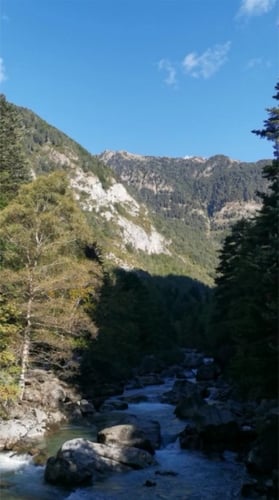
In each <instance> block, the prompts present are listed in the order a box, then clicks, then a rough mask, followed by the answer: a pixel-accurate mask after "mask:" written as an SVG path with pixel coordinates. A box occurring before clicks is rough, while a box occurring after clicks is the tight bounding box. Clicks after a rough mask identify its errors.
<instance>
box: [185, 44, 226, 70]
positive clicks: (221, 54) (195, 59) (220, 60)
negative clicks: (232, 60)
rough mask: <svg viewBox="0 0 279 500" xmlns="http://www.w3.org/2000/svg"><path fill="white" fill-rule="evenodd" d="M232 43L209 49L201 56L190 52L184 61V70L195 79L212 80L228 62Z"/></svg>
mask: <svg viewBox="0 0 279 500" xmlns="http://www.w3.org/2000/svg"><path fill="white" fill-rule="evenodd" d="M230 47H231V42H226V43H224V44H221V45H215V46H214V47H212V48H208V49H207V50H206V51H205V52H203V53H202V54H201V55H198V54H197V53H196V52H190V53H189V54H187V55H186V56H185V57H184V59H183V61H182V68H183V70H184V72H185V73H187V74H189V75H190V76H193V77H194V78H205V79H207V78H210V77H211V76H213V75H214V73H216V72H217V71H218V70H219V68H221V66H223V64H225V62H226V61H227V60H228V57H227V56H228V53H229V50H230Z"/></svg>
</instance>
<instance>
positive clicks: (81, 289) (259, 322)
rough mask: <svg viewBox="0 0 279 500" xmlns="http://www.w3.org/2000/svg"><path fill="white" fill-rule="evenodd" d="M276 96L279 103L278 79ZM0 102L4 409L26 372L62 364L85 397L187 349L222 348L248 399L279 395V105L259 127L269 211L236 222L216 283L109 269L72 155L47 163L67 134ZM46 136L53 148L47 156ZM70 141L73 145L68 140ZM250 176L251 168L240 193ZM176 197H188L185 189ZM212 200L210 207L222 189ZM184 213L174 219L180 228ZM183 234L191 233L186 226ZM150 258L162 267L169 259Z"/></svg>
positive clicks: (20, 389)
mask: <svg viewBox="0 0 279 500" xmlns="http://www.w3.org/2000/svg"><path fill="white" fill-rule="evenodd" d="M274 98H275V100H276V105H277V101H278V98H279V86H278V85H277V86H276V95H275V96H274ZM0 107H1V109H0V116H1V129H0V130H1V134H0V162H1V163H0V166H1V171H0V181H1V196H0V209H1V210H0V252H1V261H0V291H1V301H0V398H1V401H2V404H5V403H6V402H7V401H9V400H11V399H19V398H21V397H22V396H23V393H24V383H25V373H26V370H28V369H30V368H35V367H40V368H43V369H45V370H51V371H54V372H55V373H56V374H58V375H59V376H60V377H61V378H63V379H65V380H67V381H69V382H72V383H75V384H79V385H80V387H81V388H82V390H83V391H84V392H85V393H86V392H87V393H88V391H89V388H91V390H92V387H93V388H94V385H95V384H96V385H97V384H98V383H100V382H101V383H102V382H103V383H106V382H112V381H115V380H127V379H128V378H129V377H131V375H132V374H133V370H134V368H135V367H136V366H138V365H140V363H141V361H142V359H143V358H144V357H146V356H155V358H156V361H157V365H158V370H159V369H160V368H162V367H164V366H168V365H170V364H173V363H179V361H180V356H181V350H180V349H181V347H197V348H199V349H202V350H204V351H205V352H206V353H207V354H212V355H214V356H215V357H216V358H217V360H218V362H219V363H220V365H221V366H222V367H223V368H224V370H225V373H226V376H227V377H228V378H229V379H231V380H232V381H233V382H234V383H235V384H236V385H237V387H238V388H239V391H240V394H244V395H245V396H246V397H248V396H249V395H251V397H255V398H268V397H276V396H277V393H278V392H277V391H278V387H277V382H278V338H277V336H278V220H279V219H278V166H279V165H278V161H279V157H278V147H279V146H278V141H279V108H278V107H277V106H276V107H274V108H271V109H269V110H268V118H267V119H266V120H265V122H264V128H263V129H262V130H256V131H254V132H255V133H256V134H257V135H258V136H259V138H263V139H267V140H270V141H272V142H273V143H274V160H273V161H271V162H270V163H268V164H264V165H263V168H262V179H263V181H262V186H263V191H262V192H261V193H258V195H257V196H258V198H259V199H260V200H261V203H262V205H261V209H260V210H259V211H258V213H257V214H256V215H255V216H254V217H253V218H250V219H247V218H246V219H243V220H239V221H237V223H235V224H233V226H232V227H231V229H230V231H229V232H228V235H227V237H226V238H225V240H224V243H223V246H222V249H221V251H220V256H219V265H218V267H217V271H216V272H217V274H216V279H215V284H214V286H213V287H209V286H208V285H207V284H205V282H202V281H198V280H197V279H194V277H193V276H188V275H187V274H184V275H183V274H179V273H174V272H167V271H166V272H165V273H164V274H163V273H160V272H154V273H153V272H147V271H146V270H142V269H140V268H136V267H135V268H134V269H132V270H124V269H121V268H117V267H116V266H114V267H113V266H111V265H110V266H109V265H108V263H107V260H106V248H104V246H103V241H104V240H102V237H101V236H100V230H99V231H98V223H95V224H94V222H93V221H92V219H93V218H94V214H93V213H91V214H90V217H88V214H85V212H84V211H83V210H82V208H81V205H80V204H79V203H78V200H77V199H76V198H75V197H74V195H73V192H72V189H71V187H70V184H69V175H71V174H70V171H71V168H72V165H71V166H70V165H69V164H67V161H66V159H65V164H64V165H62V167H63V168H62V167H61V168H57V162H52V160H51V155H50V151H52V149H51V148H52V146H54V145H55V147H58V148H59V147H60V146H61V143H60V142H59V141H61V135H59V134H61V133H60V132H57V133H56V132H55V130H54V129H51V130H52V132H50V131H49V128H48V126H47V124H43V125H42V129H41V130H39V131H38V129H37V124H38V122H37V121H35V124H34V120H33V115H32V113H29V112H28V111H27V112H24V113H23V114H22V112H21V111H20V110H19V111H17V109H16V108H15V107H14V106H13V105H12V104H11V103H9V102H7V100H6V99H5V97H4V96H1V99H0ZM40 123H41V122H40ZM35 125H36V127H35ZM26 131H28V133H27V132H26ZM42 137H43V139H42ZM40 141H43V144H46V143H47V148H46V149H45V157H44V158H43V157H42V155H41V154H40V155H38V151H39V149H36V148H37V147H38V148H39V146H40ZM65 141H66V145H67V147H68V148H69V149H70V148H71V147H72V142H71V139H69V138H67V137H66V136H65ZM63 147H64V148H65V144H64V146H63ZM75 148H76V146H75ZM64 150H65V149H63V151H64ZM56 151H57V150H56ZM75 151H76V150H75ZM61 154H62V153H61ZM71 154H73V150H72V149H71ZM79 154H80V155H81V156H75V155H74V156H73V157H72V163H73V164H75V165H77V166H79V167H80V168H82V169H84V170H85V171H86V170H88V169H91V170H92V171H94V173H95V174H96V175H98V176H99V178H100V180H101V182H102V184H103V185H109V184H110V179H111V170H110V169H109V168H108V167H106V166H105V165H103V163H102V162H101V161H100V160H99V159H98V158H94V157H92V160H90V162H89V160H88V153H87V152H85V151H84V150H83V149H82V148H80V150H79ZM62 157H63V156H62ZM42 158H43V160H42ZM80 158H83V160H81V163H80ZM35 159H37V171H36V173H34V170H32V166H33V165H34V161H35ZM253 172H254V171H253ZM214 175H218V171H216V173H215V174H214ZM253 175H254V174H253ZM246 176H249V171H247V170H245V174H243V179H242V181H241V183H242V184H243V186H242V188H243V189H245V182H246ZM205 182H206V181H205ZM252 184H253V180H252ZM217 186H218V183H217ZM266 186H268V189H266ZM242 188H241V189H242ZM200 189H201V192H200V197H201V198H202V197H203V196H204V194H203V190H202V188H200ZM206 189H207V187H206V185H205V186H204V190H205V191H206ZM249 189H250V187H249V188H247V190H246V191H247V196H250V194H249V192H248V191H249ZM177 193H178V194H176V196H181V197H182V198H183V200H184V202H186V201H187V192H180V191H179V190H178V192H177ZM207 194H208V193H207ZM227 195H228V197H229V193H227ZM210 199H211V200H212V202H211V210H213V211H214V209H215V208H216V207H215V205H216V203H217V201H216V197H215V194H214V192H212V193H211V195H210ZM180 215H181V214H179V213H177V214H176V215H175V214H172V216H173V217H177V219H178V223H179V218H180ZM180 231H181V239H182V240H183V225H182V226H181V227H180ZM193 244H195V240H194V241H193ZM198 252H199V249H198V248H195V250H193V254H194V255H196V254H197V253H198ZM201 252H205V254H206V251H205V249H203V248H202V249H201ZM212 255H213V254H212V253H211V250H210V251H209V256H208V257H207V258H208V260H209V261H210V265H211V266H212V264H213V261H214V259H213V257H212ZM152 258H153V259H154V260H156V259H158V262H159V263H158V264H156V263H155V264H154V268H156V265H157V269H158V270H160V269H161V267H162V261H161V262H160V259H162V257H161V256H159V257H157V256H153V257H152ZM164 258H165V261H166V262H167V257H164ZM205 259H206V256H204V257H202V258H201V261H202V262H203V261H204V260H205Z"/></svg>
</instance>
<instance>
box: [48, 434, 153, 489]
mask: <svg viewBox="0 0 279 500" xmlns="http://www.w3.org/2000/svg"><path fill="white" fill-rule="evenodd" d="M154 463H155V461H154V458H153V456H152V455H151V454H150V453H148V452H147V451H145V450H140V449H139V448H134V447H128V446H107V445H105V444H101V443H93V442H92V441H89V440H87V439H82V438H77V439H72V440H70V441H66V442H65V443H64V444H63V445H62V446H61V448H60V449H59V451H58V453H57V455H56V457H51V458H49V459H48V461H47V464H46V468H45V480H46V481H47V482H49V483H52V484H60V485H64V486H76V485H79V484H83V483H87V482H91V481H92V480H94V479H95V478H96V477H98V475H103V474H106V473H110V472H124V471H128V470H132V469H143V468H145V467H148V466H150V465H152V464H154Z"/></svg>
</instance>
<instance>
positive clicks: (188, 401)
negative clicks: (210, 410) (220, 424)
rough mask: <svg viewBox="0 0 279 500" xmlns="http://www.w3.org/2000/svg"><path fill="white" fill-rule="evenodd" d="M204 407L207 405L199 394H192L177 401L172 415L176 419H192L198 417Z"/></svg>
mask: <svg viewBox="0 0 279 500" xmlns="http://www.w3.org/2000/svg"><path fill="white" fill-rule="evenodd" d="M206 406H208V405H207V404H206V403H205V402H204V400H203V399H202V397H201V396H200V395H199V394H192V395H189V396H185V397H183V398H182V399H180V400H179V402H178V404H177V405H176V408H175V410H174V413H175V415H176V416H177V417H178V418H181V419H192V418H196V417H199V415H201V412H202V410H203V409H204V407H206Z"/></svg>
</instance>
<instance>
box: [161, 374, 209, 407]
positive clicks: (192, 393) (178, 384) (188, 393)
mask: <svg viewBox="0 0 279 500" xmlns="http://www.w3.org/2000/svg"><path fill="white" fill-rule="evenodd" d="M200 393H201V390H200V388H199V387H198V386H197V384H193V383H192V382H189V381H188V380H186V379H185V380H183V379H181V380H176V381H175V382H174V385H173V387H172V389H171V390H170V391H168V392H165V393H164V394H162V396H161V398H160V401H161V403H169V404H178V403H179V401H180V400H181V399H183V398H191V397H197V398H198V399H200Z"/></svg>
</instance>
